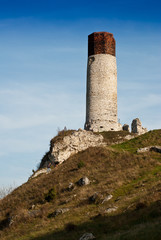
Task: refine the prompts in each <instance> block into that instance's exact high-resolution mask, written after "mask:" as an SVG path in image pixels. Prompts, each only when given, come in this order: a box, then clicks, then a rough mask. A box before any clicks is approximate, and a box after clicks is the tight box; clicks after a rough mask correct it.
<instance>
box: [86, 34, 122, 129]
mask: <svg viewBox="0 0 161 240" xmlns="http://www.w3.org/2000/svg"><path fill="white" fill-rule="evenodd" d="M85 129H86V130H91V131H94V132H102V131H118V130H122V127H121V124H119V123H118V117H117V66H116V56H115V39H114V37H113V34H112V33H108V32H94V33H92V34H90V35H89V36H88V65H87V93H86V122H85Z"/></svg>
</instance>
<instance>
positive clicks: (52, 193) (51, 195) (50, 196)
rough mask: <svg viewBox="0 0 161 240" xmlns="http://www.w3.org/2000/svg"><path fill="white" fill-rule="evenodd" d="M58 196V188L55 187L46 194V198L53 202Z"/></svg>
mask: <svg viewBox="0 0 161 240" xmlns="http://www.w3.org/2000/svg"><path fill="white" fill-rule="evenodd" d="M55 197H56V190H55V188H54V187H53V188H51V189H50V190H49V192H48V193H46V194H45V200H46V201H47V202H51V201H52V200H53V199H54V198H55Z"/></svg>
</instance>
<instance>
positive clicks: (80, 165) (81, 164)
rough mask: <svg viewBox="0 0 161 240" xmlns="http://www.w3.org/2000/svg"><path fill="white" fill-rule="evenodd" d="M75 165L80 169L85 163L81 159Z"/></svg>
mask: <svg viewBox="0 0 161 240" xmlns="http://www.w3.org/2000/svg"><path fill="white" fill-rule="evenodd" d="M77 166H78V168H79V169H80V168H82V167H84V166H85V163H84V162H83V161H80V162H79V163H78V165H77Z"/></svg>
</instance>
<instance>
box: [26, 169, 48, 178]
mask: <svg viewBox="0 0 161 240" xmlns="http://www.w3.org/2000/svg"><path fill="white" fill-rule="evenodd" d="M49 172H50V171H48V169H47V168H43V169H40V170H38V171H36V172H34V173H33V174H32V175H31V177H29V179H31V178H35V177H37V176H39V175H40V174H44V173H46V174H48V173H49Z"/></svg>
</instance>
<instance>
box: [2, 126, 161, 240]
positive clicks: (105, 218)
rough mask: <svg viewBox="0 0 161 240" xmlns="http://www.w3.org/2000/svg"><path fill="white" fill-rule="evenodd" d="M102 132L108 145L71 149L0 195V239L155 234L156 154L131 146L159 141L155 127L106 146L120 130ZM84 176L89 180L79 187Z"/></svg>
mask: <svg viewBox="0 0 161 240" xmlns="http://www.w3.org/2000/svg"><path fill="white" fill-rule="evenodd" d="M120 134H121V133H120ZM122 134H124V133H122ZM102 135H103V136H104V138H106V141H107V142H108V143H109V146H106V147H95V148H88V149H87V150H85V151H82V152H80V153H78V154H75V155H74V156H72V157H70V158H69V159H68V160H67V161H66V162H64V163H63V164H61V165H59V166H57V167H56V168H53V169H52V170H51V172H50V173H48V174H42V175H39V176H38V177H37V178H34V179H31V180H29V181H28V182H27V183H25V184H23V185H22V186H20V187H19V188H17V189H16V190H15V191H13V192H12V193H11V194H10V195H8V196H7V197H6V198H4V199H2V200H0V237H1V239H2V240H5V239H7V240H9V239H12V240H14V239H16V240H20V239H21V240H22V239H23V240H25V239H32V240H44V239H49V240H50V239H54V240H69V239H70V240H76V239H79V238H80V237H81V235H82V234H83V233H85V232H92V233H93V235H94V236H95V237H96V239H100V240H105V239H106V240H118V239H122V240H125V239H130V240H134V239H135V240H142V239H146V240H152V239H156V240H158V239H160V236H161V228H160V224H161V154H160V153H156V152H147V153H140V154H138V153H137V152H136V150H137V148H140V147H145V146H151V145H160V146H161V130H155V131H151V132H148V133H146V134H144V135H142V136H139V137H136V138H134V139H132V140H129V141H126V142H124V143H121V144H115V145H112V146H110V142H111V143H114V142H117V140H118V141H119V139H120V135H118V133H113V136H112V140H111V133H108V132H107V133H102ZM114 138H115V139H114ZM84 176H87V177H88V179H89V180H90V184H88V185H86V186H79V185H78V184H77V182H78V180H79V179H80V178H82V177H84ZM70 183H73V185H70V187H69V184H70ZM56 210H57V211H56ZM62 212H64V213H62Z"/></svg>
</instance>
